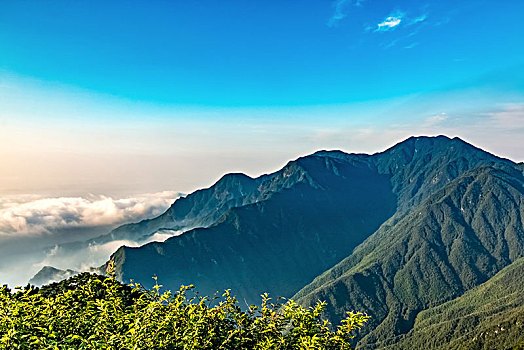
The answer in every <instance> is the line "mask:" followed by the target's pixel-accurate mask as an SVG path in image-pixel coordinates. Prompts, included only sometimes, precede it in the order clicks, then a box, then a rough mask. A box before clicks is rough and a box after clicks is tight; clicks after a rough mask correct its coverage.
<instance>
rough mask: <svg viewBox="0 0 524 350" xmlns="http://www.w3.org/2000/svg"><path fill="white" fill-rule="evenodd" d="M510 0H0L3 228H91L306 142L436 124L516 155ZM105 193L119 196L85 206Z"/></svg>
mask: <svg viewBox="0 0 524 350" xmlns="http://www.w3.org/2000/svg"><path fill="white" fill-rule="evenodd" d="M523 13H524V1H522V0H506V1H505V0H502V1H483V0H478V1H458V2H457V1H449V0H440V1H435V0H429V1H420V0H418V1H406V0H396V1H392V0H383V1H378V0H316V1H315V0H308V1H305V0H302V1H298V0H295V1H293V0H283V1H267V0H266V1H245V0H244V1H233V0H231V1H229V0H222V1H218V0H184V1H182V0H171V1H167V0H165V1H156V0H150V1H132V0H126V1H117V0H115V1H97V0H90V1H53V0H42V1H37V0H34V1H24V0H16V1H14V0H0V241H2V242H3V243H4V246H9V245H6V244H5V242H8V241H9V239H11V241H9V242H19V240H20V239H22V241H24V240H25V239H26V238H27V237H29V238H31V237H36V238H35V239H37V238H38V239H42V237H45V238H46V239H45V242H47V243H49V242H52V241H53V239H56V240H60V241H66V240H67V237H66V236H67V235H66V236H64V235H65V234H64V232H66V231H67V232H70V231H69V228H71V227H73V228H75V227H84V228H85V227H89V228H90V229H89V230H88V231H89V235H93V234H95V233H98V232H101V230H107V229H108V228H112V227H114V226H116V225H118V224H121V223H122V222H127V221H129V220H131V221H132V220H133V217H134V216H133V215H135V214H136V217H137V218H138V217H140V218H143V217H147V216H148V215H153V213H157V212H161V211H162V210H165V208H167V206H168V205H169V203H170V202H171V201H172V200H174V198H176V197H177V196H178V193H190V192H192V191H194V190H196V189H198V188H204V187H208V186H210V185H212V184H213V183H214V182H215V181H216V180H217V179H219V178H220V177H221V176H222V175H223V174H224V173H227V172H243V173H246V174H248V175H251V176H258V175H260V174H263V173H269V172H273V171H275V170H278V169H279V168H281V167H282V166H283V165H284V164H285V163H286V162H288V161H289V160H292V159H295V158H297V157H299V156H302V155H306V154H309V153H313V152H315V151H316V150H319V149H340V150H343V151H346V152H359V153H374V152H378V151H382V150H384V149H386V148H388V147H390V146H392V145H393V144H395V143H397V142H399V141H401V140H403V139H405V138H407V137H409V136H412V135H439V134H445V135H448V136H451V137H454V136H459V137H461V138H463V139H464V140H466V141H468V142H471V143H473V144H474V145H476V146H478V147H481V148H483V149H485V150H487V151H490V152H492V153H495V154H497V155H500V156H503V157H507V158H510V159H512V160H514V161H518V162H520V161H524V152H523V151H522V150H523V149H524V39H523V38H524V26H522V14H523ZM104 205H105V206H106V207H104ZM107 206H109V207H107ZM112 206H114V207H112ZM101 207H102V208H106V209H107V208H117V209H115V210H112V211H111V210H109V214H107V215H106V216H104V219H103V220H105V221H103V222H98V221H96V219H95V216H97V215H99V213H100V212H99V211H97V210H99V208H101ZM60 208H61V209H60ZM124 212H125V213H128V214H129V215H127V214H123V213H124ZM52 217H54V218H55V219H49V218H52ZM57 217H58V218H57ZM35 218H36V219H35ZM64 218H65V219H64ZM71 218H73V219H71ZM62 219H64V220H62ZM35 220H36V221H35ZM39 220H40V221H39ZM34 222H36V224H35V225H36V226H34V225H33V226H31V223H34ZM28 223H29V226H27V224H28ZM24 225H25V226H24ZM75 225H76V226H75ZM27 227H29V229H27ZM57 230H58V231H59V233H56V232H58V231H57ZM64 230H65V231H64ZM78 232H80V231H78ZM82 232H84V231H82ZM77 236H78V235H77V234H73V235H71V236H70V238H69V240H73V238H75V239H76V238H77ZM21 237H22V238H21ZM29 238H27V239H29ZM24 242H25V241H24ZM47 243H46V244H47ZM12 244H14V243H12ZM1 263H2V262H1V261H0V278H2V266H1ZM6 266H7V265H5V262H4V265H3V267H4V271H5V269H6ZM35 266H36V265H35Z"/></svg>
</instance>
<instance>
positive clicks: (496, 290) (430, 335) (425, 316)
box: [387, 258, 524, 349]
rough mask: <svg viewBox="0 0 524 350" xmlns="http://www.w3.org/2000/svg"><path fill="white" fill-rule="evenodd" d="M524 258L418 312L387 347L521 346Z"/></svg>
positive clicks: (523, 334) (523, 308) (461, 347)
mask: <svg viewBox="0 0 524 350" xmlns="http://www.w3.org/2000/svg"><path fill="white" fill-rule="evenodd" d="M523 288H524V258H521V259H518V260H516V261H515V262H513V263H512V264H511V265H509V266H507V267H505V268H504V269H502V270H501V271H500V272H499V273H497V274H496V275H495V276H494V277H492V278H491V279H489V280H488V281H487V282H485V283H483V284H481V285H480V286H478V287H475V288H473V289H471V290H470V291H468V292H466V293H465V294H464V295H462V296H460V297H458V298H456V299H454V300H452V301H449V302H447V303H444V304H442V305H439V306H437V307H433V308H430V309H428V310H424V311H422V312H421V313H420V314H419V315H418V316H417V318H416V319H415V325H414V327H413V329H412V330H411V331H410V332H409V333H408V334H407V335H406V336H404V337H401V338H400V339H398V341H397V342H396V343H394V344H392V345H390V346H387V348H388V349H421V348H425V349H464V348H467V349H510V348H512V347H514V346H516V345H518V344H521V345H523V346H524V292H523Z"/></svg>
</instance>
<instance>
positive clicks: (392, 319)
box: [296, 163, 524, 348]
mask: <svg viewBox="0 0 524 350" xmlns="http://www.w3.org/2000/svg"><path fill="white" fill-rule="evenodd" d="M523 184H524V178H523V175H522V173H521V172H520V171H518V170H517V169H515V167H512V166H506V165H505V164H504V163H500V164H498V165H493V166H482V167H479V168H477V169H474V170H472V171H470V172H468V173H466V174H464V175H462V176H460V177H459V178H457V179H456V180H454V181H453V182H451V183H450V184H449V185H447V186H446V187H445V188H444V189H442V190H441V191H438V192H437V193H435V194H434V195H432V196H430V197H429V198H428V199H427V200H426V201H424V202H423V203H422V204H421V205H419V206H417V207H415V208H413V209H412V210H410V211H408V212H405V213H402V212H401V213H398V214H396V215H395V216H394V217H393V218H391V219H390V220H388V221H387V222H386V223H385V224H384V225H382V226H381V228H380V229H379V230H378V231H377V232H376V233H375V234H374V235H373V236H371V237H370V238H369V239H367V240H366V241H365V242H364V243H363V244H361V245H360V246H359V247H358V248H357V249H355V252H354V253H353V254H352V255H351V256H349V257H348V258H346V259H344V260H343V261H342V262H340V263H339V264H337V265H336V266H335V267H333V268H332V269H330V270H328V271H326V272H325V273H324V274H322V275H321V276H319V277H318V278H316V279H315V280H314V281H313V282H312V283H311V284H310V285H308V286H306V287H305V288H304V289H303V290H302V291H300V292H299V293H298V294H297V295H296V298H297V299H298V301H299V302H301V303H304V304H310V303H312V302H314V301H316V300H318V299H320V300H327V301H328V303H329V304H328V309H327V313H328V314H329V317H330V318H331V319H332V320H333V321H335V322H336V321H337V320H340V319H341V317H342V316H343V313H344V311H345V310H365V311H366V312H367V313H369V314H370V315H371V316H372V319H371V321H370V322H369V326H368V327H366V328H365V329H364V333H363V334H366V333H367V335H366V336H365V337H364V338H363V339H361V341H360V343H359V345H360V346H361V347H362V348H373V347H375V346H380V345H384V344H387V341H388V340H389V339H391V338H393V337H395V336H397V335H399V334H403V333H406V332H408V331H409V330H410V329H411V327H412V326H413V323H414V320H415V317H416V316H417V314H418V313H419V312H420V311H422V310H424V309H426V308H428V307H432V306H436V305H439V304H441V303H443V302H445V301H448V300H451V299H453V298H456V297H457V296H459V295H461V294H463V293H464V291H466V290H468V289H470V288H472V287H475V286H476V285H479V284H480V283H483V282H485V281H486V280H488V279H489V278H490V277H492V276H493V275H494V274H495V273H497V272H498V271H499V270H500V269H502V268H503V267H504V266H507V265H508V264H510V263H511V262H513V261H515V260H516V259H518V258H519V257H521V256H523V255H524V229H523V220H522V217H523V216H524V187H523Z"/></svg>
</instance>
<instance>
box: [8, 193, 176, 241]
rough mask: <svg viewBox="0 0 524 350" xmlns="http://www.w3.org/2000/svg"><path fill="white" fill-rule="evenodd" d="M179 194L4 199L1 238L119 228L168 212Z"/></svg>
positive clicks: (23, 196)
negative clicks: (130, 222) (97, 227)
mask: <svg viewBox="0 0 524 350" xmlns="http://www.w3.org/2000/svg"><path fill="white" fill-rule="evenodd" d="M178 196H179V193H177V192H173V191H165V192H160V193H150V194H142V195H139V196H135V197H129V198H122V199H115V198H112V197H107V196H103V195H98V196H96V195H90V196H87V197H58V198H42V197H39V196H30V195H29V196H27V195H22V196H15V197H3V198H0V237H1V236H6V235H42V234H46V235H52V234H53V232H55V231H56V230H57V229H66V228H75V227H96V226H110V225H119V224H122V223H124V222H129V221H130V220H132V221H139V220H142V219H144V218H147V217H153V216H157V215H159V214H161V213H162V212H163V211H165V210H166V209H167V208H168V207H169V205H170V204H171V203H173V201H174V200H175V199H176V198H177V197H178Z"/></svg>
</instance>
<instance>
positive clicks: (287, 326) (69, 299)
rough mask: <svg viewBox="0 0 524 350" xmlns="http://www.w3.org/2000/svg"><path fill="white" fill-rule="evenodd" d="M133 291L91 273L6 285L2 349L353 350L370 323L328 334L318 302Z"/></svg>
mask: <svg viewBox="0 0 524 350" xmlns="http://www.w3.org/2000/svg"><path fill="white" fill-rule="evenodd" d="M155 282H156V279H155ZM132 287H133V288H131V287H130V286H125V285H122V284H121V283H119V282H117V281H116V280H115V279H114V276H112V277H102V276H98V275H91V274H88V273H83V274H80V275H78V276H75V277H72V278H70V279H69V280H67V281H65V282H61V283H57V284H53V285H50V286H45V287H43V288H41V289H36V288H33V287H29V286H28V287H26V288H24V289H21V290H18V291H16V292H11V291H10V290H9V289H8V288H7V287H5V286H4V287H2V288H1V289H0V349H71V348H75V349H350V348H351V347H350V343H349V341H350V340H351V339H352V338H353V336H354V332H355V330H356V329H359V328H360V327H361V326H362V325H363V324H364V322H365V321H366V320H367V318H368V317H367V316H365V315H363V314H361V313H348V316H347V318H346V319H344V320H343V321H342V323H341V325H340V326H338V327H337V329H336V330H332V328H331V325H330V324H329V323H328V322H327V321H325V320H323V319H322V318H321V313H322V311H323V309H324V307H325V303H321V302H319V303H317V305H316V306H314V307H312V308H309V309H305V308H303V307H301V306H299V305H298V304H296V303H295V302H294V301H292V300H288V301H287V302H285V303H281V302H276V303H272V302H271V300H270V298H269V297H268V295H267V294H264V295H262V304H261V306H251V307H250V308H249V309H248V311H242V310H241V309H240V307H239V306H238V303H237V301H236V299H235V298H234V297H233V296H231V294H230V292H229V291H225V293H224V294H223V295H222V297H214V298H207V297H201V296H199V295H198V293H196V292H194V290H193V286H182V287H181V288H180V290H179V291H177V292H174V293H172V292H170V291H166V292H164V293H160V292H159V290H160V287H161V286H160V285H158V284H156V283H155V287H154V289H153V290H152V291H148V290H145V289H143V288H142V287H141V286H140V285H138V284H134V285H132Z"/></svg>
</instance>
